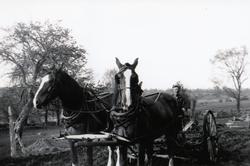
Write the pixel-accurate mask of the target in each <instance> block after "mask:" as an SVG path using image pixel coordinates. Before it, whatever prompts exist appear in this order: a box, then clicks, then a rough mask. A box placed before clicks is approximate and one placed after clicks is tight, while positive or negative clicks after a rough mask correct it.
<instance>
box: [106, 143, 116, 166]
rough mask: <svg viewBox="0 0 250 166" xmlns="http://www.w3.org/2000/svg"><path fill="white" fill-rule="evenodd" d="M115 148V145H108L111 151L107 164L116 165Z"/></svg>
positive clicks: (108, 165) (109, 165)
mask: <svg viewBox="0 0 250 166" xmlns="http://www.w3.org/2000/svg"><path fill="white" fill-rule="evenodd" d="M114 149H115V147H113V146H112V147H111V146H108V151H109V157H108V163H107V166H115V156H114V154H115V153H114Z"/></svg>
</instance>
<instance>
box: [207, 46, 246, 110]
mask: <svg viewBox="0 0 250 166" xmlns="http://www.w3.org/2000/svg"><path fill="white" fill-rule="evenodd" d="M247 54H248V52H247V49H246V47H245V46H243V47H241V48H231V49H226V50H219V51H218V52H217V54H216V55H215V56H214V58H213V59H212V60H211V62H212V64H214V65H216V67H218V69H220V70H221V71H223V72H224V73H226V74H227V76H229V78H231V80H232V83H233V88H229V87H226V86H223V90H224V91H225V92H226V94H227V95H228V96H230V97H232V98H234V99H235V100H236V103H237V104H236V108H237V111H238V112H239V111H240V101H241V93H242V85H243V83H244V82H245V81H246V80H247V77H246V66H247V64H248V63H247V60H246V56H247ZM214 82H216V84H217V86H218V84H220V81H219V79H218V78H217V79H216V81H214Z"/></svg>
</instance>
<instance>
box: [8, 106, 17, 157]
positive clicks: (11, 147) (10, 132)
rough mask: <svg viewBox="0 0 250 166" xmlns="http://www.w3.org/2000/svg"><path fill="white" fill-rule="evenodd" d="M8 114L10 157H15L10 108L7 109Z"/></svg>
mask: <svg viewBox="0 0 250 166" xmlns="http://www.w3.org/2000/svg"><path fill="white" fill-rule="evenodd" d="M8 113H9V134H10V156H11V157H16V156H17V151H16V140H15V132H14V125H15V122H14V121H15V120H14V116H13V112H12V109H11V107H10V106H9V107H8Z"/></svg>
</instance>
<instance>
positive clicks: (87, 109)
mask: <svg viewBox="0 0 250 166" xmlns="http://www.w3.org/2000/svg"><path fill="white" fill-rule="evenodd" d="M87 93H89V95H90V96H92V97H93V98H94V99H91V100H83V102H82V106H81V108H80V110H74V109H70V108H67V107H64V108H63V109H64V111H63V112H62V115H61V116H62V119H63V120H64V122H65V125H66V127H67V128H68V127H70V126H72V125H74V124H76V123H77V122H78V120H81V119H80V118H81V117H82V116H81V115H82V114H87V115H89V116H90V117H92V118H93V119H94V120H95V121H96V122H97V123H98V124H100V125H104V124H103V122H102V121H101V120H100V119H99V118H98V117H97V115H96V114H97V113H100V112H102V111H106V112H107V113H109V109H110V106H109V105H108V104H107V103H105V102H104V101H103V98H106V97H109V96H110V95H112V94H106V95H105V96H102V98H100V97H98V96H97V95H96V94H95V93H94V92H91V91H87V90H83V94H87ZM98 105H99V106H100V107H101V108H98ZM67 112H70V115H65V113H67Z"/></svg>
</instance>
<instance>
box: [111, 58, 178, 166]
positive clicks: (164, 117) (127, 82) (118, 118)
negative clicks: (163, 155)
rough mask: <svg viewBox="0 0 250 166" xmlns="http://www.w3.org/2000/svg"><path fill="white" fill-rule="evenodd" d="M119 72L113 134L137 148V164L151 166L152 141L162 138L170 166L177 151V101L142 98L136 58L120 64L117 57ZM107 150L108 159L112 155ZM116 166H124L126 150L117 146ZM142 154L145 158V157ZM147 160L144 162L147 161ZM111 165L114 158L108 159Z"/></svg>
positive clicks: (167, 96)
mask: <svg viewBox="0 0 250 166" xmlns="http://www.w3.org/2000/svg"><path fill="white" fill-rule="evenodd" d="M116 64H117V66H118V68H119V72H118V73H117V74H116V75H115V87H114V93H113V107H112V110H111V119H112V121H113V124H114V129H113V131H112V132H113V133H115V134H118V135H120V136H123V137H125V138H127V139H128V140H130V141H131V142H132V143H134V144H138V145H139V157H138V158H139V159H138V164H139V165H145V162H146V164H147V165H152V156H153V141H154V140H155V139H156V138H158V137H160V136H162V135H165V136H166V138H167V145H168V149H169V152H168V153H169V156H170V160H169V165H173V156H174V150H175V149H176V142H175V140H176V138H177V133H178V132H179V131H178V130H177V123H176V122H177V102H176V99H175V98H174V97H173V96H172V95H170V94H167V93H158V94H157V95H149V96H148V97H143V96H142V92H143V91H142V89H141V84H140V83H139V77H138V75H137V73H136V71H135V68H136V66H137V64H138V58H137V59H135V61H134V63H133V64H129V63H125V64H122V63H121V62H120V60H119V59H118V58H116ZM112 149H114V148H110V150H109V152H110V154H109V156H110V158H111V157H112V156H114V155H113V154H112V153H113V150H112ZM117 152H118V155H117V156H118V157H117V161H116V165H119V166H125V165H127V158H126V157H127V154H126V153H127V147H126V146H119V147H118V149H117ZM145 153H146V154H147V156H145ZM145 157H147V160H146V158H145ZM109 161H110V162H111V163H109V166H113V165H114V164H115V163H114V162H113V163H112V161H115V160H114V159H110V160H109Z"/></svg>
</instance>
